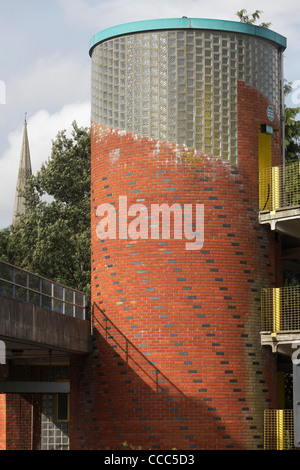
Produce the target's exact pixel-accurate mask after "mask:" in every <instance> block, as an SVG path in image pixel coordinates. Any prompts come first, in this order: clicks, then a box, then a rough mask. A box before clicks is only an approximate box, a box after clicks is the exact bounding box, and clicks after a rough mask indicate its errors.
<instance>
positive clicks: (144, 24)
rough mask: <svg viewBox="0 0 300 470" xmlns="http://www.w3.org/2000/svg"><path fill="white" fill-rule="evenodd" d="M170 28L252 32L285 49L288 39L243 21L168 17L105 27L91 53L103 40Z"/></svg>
mask: <svg viewBox="0 0 300 470" xmlns="http://www.w3.org/2000/svg"><path fill="white" fill-rule="evenodd" d="M168 29H169V30H170V29H202V30H214V31H227V32H232V33H241V34H250V35H252V36H258V37H261V38H264V39H268V40H269V41H272V42H274V43H276V44H277V45H278V46H280V47H281V48H283V49H285V48H286V45H287V40H286V38H285V37H284V36H281V35H280V34H278V33H275V32H274V31H272V30H270V29H268V28H262V27H260V26H255V25H251V24H246V23H241V22H237V21H227V20H213V19H203V18H167V19H158V20H145V21H135V22H132V23H125V24H121V25H118V26H112V27H111V28H107V29H104V30H102V31H100V32H99V33H97V34H96V35H95V36H93V37H92V39H91V40H90V50H89V53H90V55H91V54H92V50H93V48H94V47H95V46H96V45H97V44H99V43H100V42H102V41H105V40H107V39H111V38H114V37H116V36H123V35H125V34H130V33H140V32H145V31H158V30H168Z"/></svg>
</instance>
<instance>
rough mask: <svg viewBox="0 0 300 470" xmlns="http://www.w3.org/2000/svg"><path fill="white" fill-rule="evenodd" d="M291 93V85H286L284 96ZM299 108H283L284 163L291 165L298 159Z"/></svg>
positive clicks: (299, 155)
mask: <svg viewBox="0 0 300 470" xmlns="http://www.w3.org/2000/svg"><path fill="white" fill-rule="evenodd" d="M291 92H292V84H291V83H286V84H285V86H284V95H285V97H286V96H288V95H289V94H290V93H291ZM299 113H300V107H295V108H289V107H287V106H285V158H286V163H287V164H288V163H293V162H295V161H297V160H299V159H300V121H299V119H298V116H299Z"/></svg>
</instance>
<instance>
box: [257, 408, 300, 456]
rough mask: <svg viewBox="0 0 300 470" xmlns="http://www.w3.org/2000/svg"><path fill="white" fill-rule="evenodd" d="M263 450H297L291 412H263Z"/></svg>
mask: <svg viewBox="0 0 300 470" xmlns="http://www.w3.org/2000/svg"><path fill="white" fill-rule="evenodd" d="M264 450H297V448H296V447H295V446H294V416H293V410H265V415H264Z"/></svg>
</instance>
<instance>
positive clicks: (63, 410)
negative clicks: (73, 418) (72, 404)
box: [55, 393, 69, 422]
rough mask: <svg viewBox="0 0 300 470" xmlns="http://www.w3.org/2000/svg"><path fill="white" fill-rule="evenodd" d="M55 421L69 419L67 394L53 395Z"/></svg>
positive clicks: (66, 420)
mask: <svg viewBox="0 0 300 470" xmlns="http://www.w3.org/2000/svg"><path fill="white" fill-rule="evenodd" d="M55 421H57V422H68V421H69V394H67V393H58V394H57V395H56V397H55Z"/></svg>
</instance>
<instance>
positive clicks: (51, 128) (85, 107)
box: [0, 101, 90, 229]
mask: <svg viewBox="0 0 300 470" xmlns="http://www.w3.org/2000/svg"><path fill="white" fill-rule="evenodd" d="M74 120H75V121H76V122H77V124H78V125H79V126H80V127H88V126H90V102H89V101H85V102H81V103H74V104H69V105H66V106H64V107H63V108H62V109H60V110H59V111H58V112H56V113H53V114H49V112H48V111H45V110H40V111H38V112H37V113H35V114H34V116H32V117H31V118H30V119H28V124H27V130H28V138H29V146H30V155H31V163H32V170H33V173H36V172H37V171H38V170H39V169H40V167H41V164H42V163H44V162H45V161H47V160H48V158H49V156H50V155H51V147H52V141H53V140H54V139H55V138H56V136H57V133H58V132H59V131H62V130H64V129H65V130H66V132H67V134H69V133H70V131H71V129H72V122H73V121H74ZM22 138H23V127H22V128H20V129H16V130H15V131H13V132H11V133H10V134H9V135H8V141H9V147H8V149H7V150H6V151H5V153H4V156H3V158H2V159H1V160H0V229H1V228H4V227H7V226H8V225H10V224H11V220H12V213H13V205H14V198H15V188H16V182H17V176H18V168H19V159H20V152H21V144H22Z"/></svg>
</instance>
